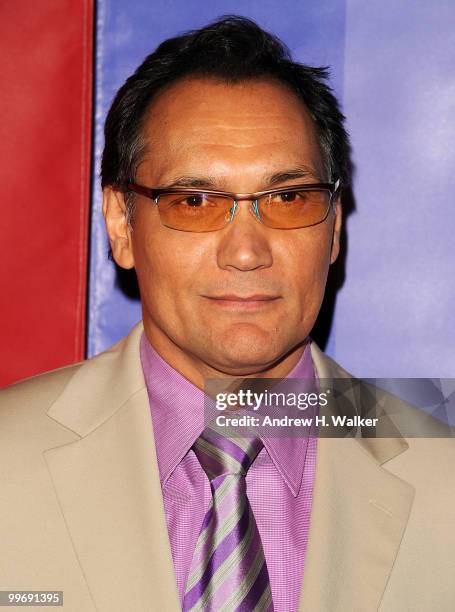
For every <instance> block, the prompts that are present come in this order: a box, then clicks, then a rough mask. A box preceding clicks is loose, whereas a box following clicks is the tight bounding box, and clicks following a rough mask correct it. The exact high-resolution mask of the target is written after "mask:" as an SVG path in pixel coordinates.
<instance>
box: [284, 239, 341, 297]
mask: <svg viewBox="0 0 455 612" xmlns="http://www.w3.org/2000/svg"><path fill="white" fill-rule="evenodd" d="M305 229H306V230H307V233H305V234H302V235H301V236H300V237H298V236H297V237H296V239H295V240H294V241H293V242H292V243H289V242H288V243H287V248H286V249H283V251H282V252H283V255H284V259H283V269H284V270H285V271H286V270H287V273H286V276H287V277H288V278H289V277H291V280H290V282H291V283H292V284H293V285H294V288H295V294H296V298H297V300H298V301H299V302H301V303H302V302H304V303H306V304H307V305H308V301H317V302H318V301H319V300H320V299H321V294H323V292H324V287H325V282H326V278H327V272H328V268H329V264H330V244H331V242H330V234H329V232H328V231H327V229H326V228H325V231H321V230H322V229H323V228H321V229H318V228H316V227H315V228H313V231H311V230H310V229H309V228H305ZM315 306H316V307H317V304H315Z"/></svg>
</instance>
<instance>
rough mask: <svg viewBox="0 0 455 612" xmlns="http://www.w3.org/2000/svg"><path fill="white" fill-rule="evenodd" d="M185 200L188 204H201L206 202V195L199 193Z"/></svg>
mask: <svg viewBox="0 0 455 612" xmlns="http://www.w3.org/2000/svg"><path fill="white" fill-rule="evenodd" d="M183 202H184V204H186V205H187V206H201V205H202V204H203V203H204V196H203V195H202V194H199V193H197V194H195V195H191V196H187V197H186V198H185V199H184V200H183Z"/></svg>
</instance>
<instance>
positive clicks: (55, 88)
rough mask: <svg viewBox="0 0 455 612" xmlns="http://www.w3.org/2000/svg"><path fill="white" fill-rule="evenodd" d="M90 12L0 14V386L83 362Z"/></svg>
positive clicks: (32, 4)
mask: <svg viewBox="0 0 455 612" xmlns="http://www.w3.org/2000/svg"><path fill="white" fill-rule="evenodd" d="M92 38H93V4H92V1H91V0H76V1H75V0H40V1H39V2H36V0H20V1H19V2H3V3H1V5H0V57H1V60H0V65H1V71H0V118H1V119H0V177H1V215H0V224H1V225H0V240H1V264H2V273H1V298H0V339H1V340H0V385H6V384H8V383H10V382H13V381H14V380H17V379H19V378H23V377H26V376H30V375H33V374H36V373H38V372H42V371H44V370H48V369H51V368H55V367H59V366H62V365H65V364H68V363H71V362H74V361H77V360H80V359H81V358H83V356H84V336H85V300H86V277H87V240H88V208H89V180H90V130H91V128H90V125H91V90H92Z"/></svg>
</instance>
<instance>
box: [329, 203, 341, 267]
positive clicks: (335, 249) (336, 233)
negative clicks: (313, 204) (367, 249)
mask: <svg viewBox="0 0 455 612" xmlns="http://www.w3.org/2000/svg"><path fill="white" fill-rule="evenodd" d="M341 217H342V215H341V198H340V196H338V198H337V200H336V204H335V221H334V224H333V235H332V248H331V251H330V263H331V264H333V263H334V262H335V261H336V259H337V257H338V254H339V252H340V236H341V222H342V219H341Z"/></svg>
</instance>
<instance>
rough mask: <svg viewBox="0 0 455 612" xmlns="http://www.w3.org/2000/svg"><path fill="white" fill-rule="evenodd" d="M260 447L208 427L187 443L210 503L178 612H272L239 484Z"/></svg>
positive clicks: (242, 483)
mask: <svg viewBox="0 0 455 612" xmlns="http://www.w3.org/2000/svg"><path fill="white" fill-rule="evenodd" d="M262 446H263V444H262V442H261V441H260V439H259V438H251V439H249V438H234V437H233V438H227V437H226V436H224V435H221V434H219V433H218V432H217V431H215V430H214V429H212V428H210V427H207V428H206V429H205V430H204V431H203V433H202V434H201V436H200V437H199V438H198V439H197V440H196V442H195V444H194V445H193V450H194V452H195V453H196V456H197V458H198V459H199V462H200V464H201V466H202V468H203V469H204V471H205V473H206V474H207V476H208V478H209V480H210V486H211V489H212V502H211V504H210V507H209V509H208V511H207V514H206V515H205V518H204V521H203V523H202V527H201V531H200V534H199V538H198V541H197V543H196V548H195V551H194V555H193V560H192V564H191V569H190V574H189V577H188V581H187V585H186V590H185V597H184V600H183V612H188V611H189V610H191V612H196V611H198V610H201V611H202V610H203V611H209V610H210V611H213V612H215V611H216V612H234V611H237V612H252V611H253V610H254V612H264V611H267V612H273V603H272V593H271V590H270V581H269V574H268V571H267V565H266V562H265V557H264V550H263V548H262V542H261V538H260V535H259V532H258V528H257V525H256V521H255V519H254V515H253V512H252V510H251V507H250V504H249V501H248V498H247V495H246V481H245V475H246V473H247V471H248V469H249V467H250V465H251V464H252V463H253V461H254V459H255V458H256V456H257V454H258V453H259V451H260V450H261V448H262Z"/></svg>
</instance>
